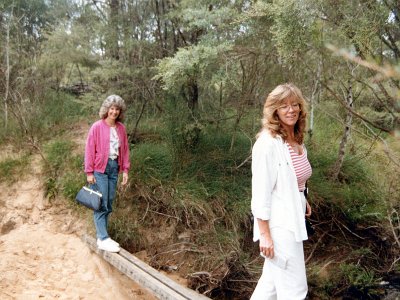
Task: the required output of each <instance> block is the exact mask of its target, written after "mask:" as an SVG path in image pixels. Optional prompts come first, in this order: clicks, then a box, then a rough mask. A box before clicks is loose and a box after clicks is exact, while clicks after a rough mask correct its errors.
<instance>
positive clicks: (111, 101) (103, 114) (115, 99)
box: [99, 95, 126, 122]
mask: <svg viewBox="0 0 400 300" xmlns="http://www.w3.org/2000/svg"><path fill="white" fill-rule="evenodd" d="M113 105H114V106H116V107H118V108H119V109H120V110H121V112H120V113H119V116H118V119H117V121H120V122H122V121H123V120H124V118H125V111H126V105H125V101H124V99H122V98H121V97H120V96H118V95H110V96H108V97H107V98H106V100H104V102H103V104H102V105H101V107H100V111H99V116H100V118H102V119H105V118H107V115H108V110H109V109H110V107H111V106H113Z"/></svg>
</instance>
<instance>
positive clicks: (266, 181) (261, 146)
mask: <svg viewBox="0 0 400 300" xmlns="http://www.w3.org/2000/svg"><path fill="white" fill-rule="evenodd" d="M276 156H277V155H276V152H275V146H274V144H273V143H269V142H267V141H266V139H259V140H257V141H256V143H255V144H254V146H253V150H252V163H251V170H252V197H251V211H252V213H253V216H254V218H255V219H261V220H269V219H270V218H271V200H272V191H273V189H274V187H275V183H276V180H277V176H278V169H277V166H278V163H277V160H276Z"/></svg>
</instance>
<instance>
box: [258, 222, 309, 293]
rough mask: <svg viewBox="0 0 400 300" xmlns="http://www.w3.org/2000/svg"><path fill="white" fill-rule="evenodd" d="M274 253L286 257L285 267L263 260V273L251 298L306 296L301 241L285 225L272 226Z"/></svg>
mask: <svg viewBox="0 0 400 300" xmlns="http://www.w3.org/2000/svg"><path fill="white" fill-rule="evenodd" d="M271 236H272V240H273V242H274V252H275V254H276V255H278V256H280V257H284V258H286V259H287V267H286V269H285V270H284V269H282V268H280V267H278V266H277V265H275V264H273V263H272V262H271V261H270V259H265V262H264V267H263V271H262V275H261V277H260V279H259V280H258V283H257V286H256V289H255V290H254V293H253V295H252V296H251V298H250V299H251V300H275V299H277V300H297V299H298V300H300V299H301V300H303V299H305V298H306V295H307V278H306V268H305V263H304V251H303V242H296V241H295V239H294V234H293V233H292V232H291V231H289V230H287V229H284V228H280V227H275V228H271Z"/></svg>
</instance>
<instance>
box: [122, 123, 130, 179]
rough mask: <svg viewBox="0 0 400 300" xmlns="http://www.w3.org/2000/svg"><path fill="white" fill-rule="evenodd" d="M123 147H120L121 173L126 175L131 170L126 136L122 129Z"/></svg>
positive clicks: (124, 130)
mask: <svg viewBox="0 0 400 300" xmlns="http://www.w3.org/2000/svg"><path fill="white" fill-rule="evenodd" d="M123 139H124V142H123V145H122V147H121V158H122V160H121V172H123V173H128V172H129V169H130V168H131V163H130V158H129V144H128V136H127V134H126V129H125V127H123Z"/></svg>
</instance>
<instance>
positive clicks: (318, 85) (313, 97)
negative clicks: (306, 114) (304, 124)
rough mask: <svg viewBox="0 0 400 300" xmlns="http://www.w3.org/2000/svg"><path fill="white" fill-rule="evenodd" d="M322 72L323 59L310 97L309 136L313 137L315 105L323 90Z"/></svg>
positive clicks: (319, 64)
mask: <svg viewBox="0 0 400 300" xmlns="http://www.w3.org/2000/svg"><path fill="white" fill-rule="evenodd" d="M321 73H322V59H321V60H320V61H319V63H318V70H317V78H316V79H315V84H314V89H313V91H312V94H311V99H310V127H309V129H308V136H309V138H310V139H311V138H312V135H313V133H314V132H313V131H314V106H315V102H316V101H315V100H316V99H317V100H319V95H320V92H321Z"/></svg>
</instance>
